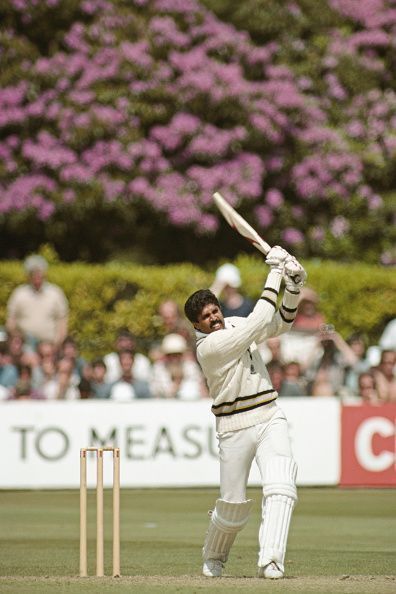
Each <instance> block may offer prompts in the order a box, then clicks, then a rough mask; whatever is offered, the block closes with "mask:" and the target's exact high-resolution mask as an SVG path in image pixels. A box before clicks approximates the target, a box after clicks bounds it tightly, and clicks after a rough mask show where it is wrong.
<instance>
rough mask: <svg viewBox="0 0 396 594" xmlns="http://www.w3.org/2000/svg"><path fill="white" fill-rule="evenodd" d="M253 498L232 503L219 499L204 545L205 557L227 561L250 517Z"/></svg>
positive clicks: (203, 552) (203, 553) (203, 554)
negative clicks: (233, 545)
mask: <svg viewBox="0 0 396 594" xmlns="http://www.w3.org/2000/svg"><path fill="white" fill-rule="evenodd" d="M251 506H252V500H251V499H249V500H248V501H242V502H240V503H231V502H229V501H224V500H223V499H218V500H217V501H216V506H215V509H214V510H213V512H212V514H211V520H210V523H209V528H208V532H207V534H206V538H205V543H204V546H203V551H202V556H203V559H204V560H206V559H218V560H220V561H222V562H223V563H225V562H226V561H227V559H228V554H229V552H230V549H231V546H232V544H233V542H234V540H235V537H236V535H237V533H238V532H239V531H240V530H242V528H243V527H244V526H245V525H246V523H247V521H248V519H249V513H250V509H251Z"/></svg>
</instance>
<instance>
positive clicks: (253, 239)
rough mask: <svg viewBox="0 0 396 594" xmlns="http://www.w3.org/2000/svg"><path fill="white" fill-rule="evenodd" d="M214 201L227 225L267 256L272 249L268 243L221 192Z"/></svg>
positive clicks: (214, 195) (217, 193)
mask: <svg viewBox="0 0 396 594" xmlns="http://www.w3.org/2000/svg"><path fill="white" fill-rule="evenodd" d="M213 200H214V201H215V204H216V206H217V208H218V209H219V211H220V212H221V214H222V215H223V217H224V218H225V220H226V221H227V223H228V224H229V225H230V227H232V228H233V229H235V230H236V231H238V233H239V234H240V235H242V237H245V239H247V240H248V241H249V242H250V243H251V244H252V245H254V247H255V248H256V249H258V250H259V251H260V252H261V253H262V254H264V255H265V256H266V255H267V254H268V252H269V251H270V249H271V246H270V245H268V243H267V242H266V241H264V239H263V238H262V237H260V235H259V234H258V233H257V231H255V230H254V229H253V227H252V226H251V225H249V223H248V222H247V221H245V219H244V218H243V217H242V216H241V215H240V214H239V213H238V212H237V211H236V210H235V209H234V208H233V207H232V206H231V205H230V204H229V203H228V202H227V201H226V200H225V199H224V198H223V196H222V195H221V194H220V192H215V193H214V194H213Z"/></svg>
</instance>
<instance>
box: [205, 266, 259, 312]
mask: <svg viewBox="0 0 396 594" xmlns="http://www.w3.org/2000/svg"><path fill="white" fill-rule="evenodd" d="M241 285H242V281H241V275H240V273H239V270H238V268H237V267H236V266H234V264H223V265H222V266H220V268H218V269H217V271H216V276H215V279H214V281H213V284H212V286H211V291H212V293H214V294H215V295H216V297H217V298H218V299H219V302H220V307H221V311H222V312H223V316H224V317H225V318H228V317H230V316H241V317H244V318H245V317H246V316H248V315H249V314H250V312H251V311H252V310H253V307H254V302H253V301H252V300H251V299H249V297H245V296H244V295H242V293H241V292H240V290H239V289H240V287H241Z"/></svg>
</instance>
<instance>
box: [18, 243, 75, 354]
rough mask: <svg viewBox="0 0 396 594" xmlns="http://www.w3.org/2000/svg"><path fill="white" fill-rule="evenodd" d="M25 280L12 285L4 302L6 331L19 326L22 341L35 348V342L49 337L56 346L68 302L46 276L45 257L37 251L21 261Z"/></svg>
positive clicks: (64, 330) (65, 323) (64, 332)
mask: <svg viewBox="0 0 396 594" xmlns="http://www.w3.org/2000/svg"><path fill="white" fill-rule="evenodd" d="M24 266H25V271H26V275H27V278H28V283H26V284H22V285H20V286H19V287H16V289H14V291H13V292H12V293H11V295H10V298H9V300H8V303H7V321H6V327H7V332H8V333H9V334H13V332H15V331H16V330H20V331H21V332H22V333H23V335H24V339H25V343H26V344H27V345H28V346H29V347H31V348H33V349H35V348H36V346H37V344H38V342H40V341H43V340H44V341H50V342H52V343H54V344H55V345H56V347H58V348H59V346H60V345H61V343H62V342H63V340H64V339H65V338H66V335H67V327H68V315H69V306H68V302H67V299H66V296H65V294H64V292H63V290H62V289H61V288H60V287H59V286H58V285H55V284H53V283H49V282H48V281H47V280H46V274H47V269H48V263H47V261H46V260H45V259H44V258H43V257H42V256H39V255H36V254H33V255H31V256H29V257H28V258H27V259H26V260H25V263H24Z"/></svg>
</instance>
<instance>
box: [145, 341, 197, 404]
mask: <svg viewBox="0 0 396 594" xmlns="http://www.w3.org/2000/svg"><path fill="white" fill-rule="evenodd" d="M161 350H162V359H161V360H159V361H156V362H155V363H154V364H153V377H152V382H151V390H152V393H153V396H154V397H156V398H178V399H179V400H199V399H200V398H202V397H204V396H207V390H206V386H205V382H204V379H203V375H202V372H201V369H200V367H199V365H198V363H197V362H196V361H193V360H191V359H190V358H189V357H188V356H187V357H186V356H185V354H186V352H187V341H186V340H185V338H184V337H183V336H181V335H180V334H174V333H173V334H168V335H167V336H165V337H164V339H163V341H162V347H161Z"/></svg>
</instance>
